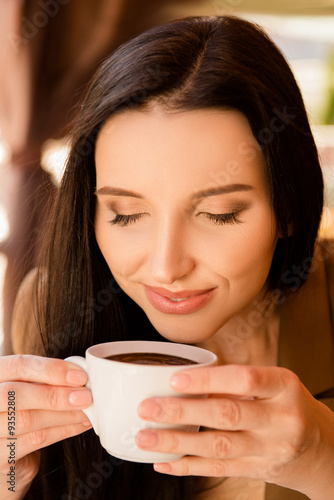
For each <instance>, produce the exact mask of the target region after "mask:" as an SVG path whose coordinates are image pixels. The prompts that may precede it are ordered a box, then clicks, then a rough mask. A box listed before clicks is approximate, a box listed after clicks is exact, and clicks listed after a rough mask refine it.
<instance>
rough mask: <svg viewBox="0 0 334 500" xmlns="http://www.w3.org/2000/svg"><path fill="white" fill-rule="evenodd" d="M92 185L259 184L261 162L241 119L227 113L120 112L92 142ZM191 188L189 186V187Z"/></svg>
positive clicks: (235, 113) (262, 172)
mask: <svg viewBox="0 0 334 500" xmlns="http://www.w3.org/2000/svg"><path fill="white" fill-rule="evenodd" d="M96 169H97V179H98V183H104V182H105V183H106V182H107V181H108V180H109V181H110V179H112V181H113V182H114V183H116V184H117V183H123V182H126V183H127V184H129V183H130V182H131V181H132V183H133V182H135V183H136V184H138V185H139V187H140V185H141V184H143V182H144V181H147V180H148V178H149V179H150V180H151V182H152V183H153V180H155V181H156V182H160V183H161V181H162V180H163V181H164V182H166V183H168V182H170V183H174V189H177V185H176V184H177V182H176V181H178V183H179V184H181V185H187V187H189V189H191V187H194V189H195V188H196V189H197V188H198V183H199V182H200V183H204V186H202V187H214V186H215V185H217V183H220V184H228V183H233V182H240V181H243V182H251V181H252V182H255V183H256V182H258V183H264V182H265V177H266V176H265V171H266V168H265V161H264V157H263V154H262V152H261V149H260V148H259V145H258V144H257V142H256V141H255V139H254V137H253V134H252V131H251V128H250V125H249V123H248V120H247V119H246V117H245V116H244V115H243V114H242V113H240V112H238V111H231V110H218V109H200V110H191V111H177V112H170V111H166V110H165V109H163V108H161V107H159V106H156V107H153V108H152V109H150V110H149V111H142V110H132V111H125V112H122V113H120V114H119V115H115V116H113V117H111V118H110V119H109V120H108V122H107V123H106V124H105V125H104V126H103V127H102V129H101V132H100V134H99V136H98V139H97V144H96ZM193 184H195V185H194V186H192V185H193Z"/></svg>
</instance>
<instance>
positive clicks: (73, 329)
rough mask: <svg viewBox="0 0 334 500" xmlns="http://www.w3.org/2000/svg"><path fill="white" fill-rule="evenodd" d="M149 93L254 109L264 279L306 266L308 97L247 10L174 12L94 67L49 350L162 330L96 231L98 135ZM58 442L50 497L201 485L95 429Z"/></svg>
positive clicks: (146, 495) (177, 493)
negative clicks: (134, 460) (265, 189)
mask: <svg viewBox="0 0 334 500" xmlns="http://www.w3.org/2000/svg"><path fill="white" fill-rule="evenodd" d="M152 102H160V103H162V104H164V105H165V106H167V107H168V108H172V109H176V110H178V109H202V108H222V109H235V110H239V111H241V112H242V113H243V114H244V115H245V116H246V117H247V119H248V120H249V123H250V126H251V128H252V132H253V135H254V139H255V141H256V144H257V147H260V148H261V149H262V151H263V154H264V156H265V159H266V165H267V176H268V181H269V186H270V192H271V200H272V205H273V209H274V211H275V214H276V218H277V221H278V229H279V231H280V235H281V238H280V240H279V242H278V244H277V248H276V252H275V255H274V259H273V263H272V267H271V270H270V274H269V277H268V284H269V287H270V289H271V290H274V289H276V288H278V289H280V290H285V291H286V293H288V291H289V290H291V289H296V288H298V287H300V286H301V285H302V284H303V282H304V281H305V279H306V277H307V271H308V266H309V259H310V258H311V257H312V255H313V248H314V242H315V239H316V235H317V231H318V226H319V221H320V217H321V212H322V204H323V181H322V175H321V169H320V165H319V161H318V156H317V150H316V147H315V144H314V140H313V137H312V134H311V131H310V127H309V123H308V120H307V116H306V112H305V108H304V104H303V101H302V97H301V94H300V91H299V89H298V86H297V84H296V82H295V79H294V77H293V75H292V73H291V70H290V68H289V66H288V64H287V63H286V61H285V59H284V57H283V55H282V54H281V52H280V51H279V49H278V48H277V47H276V46H275V45H274V44H273V42H272V41H271V40H270V39H269V38H268V37H267V35H266V34H265V33H264V32H263V31H262V30H261V29H260V28H259V27H258V26H256V25H254V24H252V23H249V22H247V21H245V20H241V19H238V18H233V17H213V18H211V17H210V18H207V17H201V18H187V19H183V20H178V21H174V22H172V23H169V24H166V25H164V26H160V27H157V28H154V29H151V30H149V31H147V32H145V33H143V34H141V35H139V36H137V37H136V38H133V39H131V40H130V41H128V42H127V43H125V44H124V45H122V46H121V47H120V48H119V49H118V50H117V51H116V52H114V53H113V54H112V55H111V57H110V58H109V59H107V60H106V61H105V62H104V63H103V64H102V66H101V67H100V69H99V70H98V72H97V73H96V75H95V77H94V78H93V80H92V82H91V84H90V86H89V89H88V92H87V95H86V98H85V100H84V102H83V104H82V108H81V112H80V116H79V118H78V120H77V122H76V125H75V128H74V131H73V135H72V139H71V151H70V155H69V158H68V162H67V167H66V171H65V174H64V177H63V179H62V183H61V186H60V189H59V192H58V197H57V200H56V203H55V207H54V210H53V215H52V218H51V221H50V229H49V233H48V235H47V237H46V242H45V253H44V256H43V262H42V265H41V267H43V269H45V268H46V271H47V272H46V279H45V280H44V281H43V280H41V281H40V283H41V289H40V296H41V297H42V304H41V305H40V308H39V311H40V318H41V325H42V326H41V336H42V339H43V342H44V347H45V352H46V355H48V356H53V357H60V358H65V357H67V356H70V355H72V354H81V355H83V354H84V352H85V350H86V348H87V347H89V346H90V345H92V344H95V343H98V342H104V341H111V340H120V339H134V338H136V339H138V338H141V339H159V340H164V339H163V338H162V337H160V335H159V334H158V333H157V332H156V331H155V330H154V328H153V327H152V325H151V324H150V323H149V321H148V320H147V318H146V316H145V314H144V313H143V312H142V311H141V309H140V308H139V307H138V306H137V305H136V304H135V303H133V301H132V300H131V299H130V298H128V297H127V296H126V295H125V294H124V293H123V292H122V291H121V290H120V289H119V288H118V285H117V283H116V282H115V280H114V279H113V276H112V275H111V272H110V270H109V268H108V266H107V264H106V262H105V261H104V258H103V256H102V254H101V252H100V250H99V248H98V245H97V243H96V240H95V234H94V211H95V195H94V190H95V163H94V149H95V142H96V138H97V135H98V133H99V131H100V129H101V127H102V126H103V124H104V123H105V122H106V120H108V118H109V117H110V116H111V115H112V114H114V113H121V112H122V111H124V110H127V109H129V108H138V109H144V108H145V107H146V106H148V105H149V104H151V103H152ZM245 153H247V151H245ZM248 153H249V151H248ZM306 262H307V265H306V264H305V263H306ZM290 271H291V272H290ZM43 272H44V271H43ZM287 273H288V274H287ZM115 411H116V410H115ZM52 450H53V451H52ZM52 453H54V456H55V457H56V459H55V463H54V464H52V465H51V463H50V465H49V469H48V475H47V476H46V477H45V479H46V480H47V481H46V484H49V485H50V484H51V485H52V489H53V491H54V493H53V494H52V493H51V492H50V488H48V493H47V496H46V498H48V499H51V498H71V499H77V498H92V499H95V498H96V499H100V498H109V497H110V498H115V499H119V500H126V499H130V498H131V500H132V499H134V498H135V499H145V500H150V499H154V500H157V499H166V500H167V499H170V498H173V499H174V500H177V499H180V500H181V498H182V499H187V498H189V499H190V498H193V497H194V495H195V481H193V480H192V479H191V478H172V477H168V476H164V475H159V474H156V473H154V471H153V469H152V467H151V466H147V465H140V464H131V463H127V462H124V463H120V462H119V461H118V463H116V462H117V461H116V462H115V461H114V463H113V462H112V460H113V459H112V458H110V457H108V456H107V454H106V452H105V451H104V450H103V449H102V448H101V446H100V445H99V441H98V438H97V437H96V436H95V435H94V432H93V431H88V432H87V433H85V434H83V435H80V436H78V437H75V438H72V439H68V440H66V441H64V442H63V443H62V444H60V445H55V446H54V447H51V448H50V449H49V450H47V451H46V452H45V460H44V461H43V464H47V463H48V462H47V459H48V457H50V456H51V455H52ZM94 463H95V464H97V466H95V465H94ZM102 463H104V465H105V467H106V469H107V465H106V463H109V464H111V466H112V473H110V474H109V476H108V477H103V474H102V473H101V474H102V475H101V477H102V478H103V480H102V481H100V483H99V484H98V481H97V482H96V487H93V486H92V484H90V485H89V484H88V479H89V478H92V477H94V478H95V479H96V477H95V476H89V474H94V473H97V468H96V467H98V466H99V464H102ZM50 467H53V468H54V473H53V474H50ZM94 467H95V468H94ZM101 470H102V469H101ZM42 476H43V470H42V471H41V473H40V474H39V476H38V477H37V478H36V480H35V482H34V483H35V484H34V487H37V489H38V488H40V487H41V484H42ZM91 483H92V481H91ZM85 485H86V487H87V488H86V490H85V487H84V486H85ZM80 488H81V490H80ZM88 490H90V493H88ZM32 491H33V490H32ZM80 491H81V493H80ZM84 491H86V493H84ZM108 492H109V493H108ZM85 494H87V495H88V496H86V497H85V496H84V495H85ZM52 495H53V496H52ZM62 495H67V496H62ZM80 495H82V496H80Z"/></svg>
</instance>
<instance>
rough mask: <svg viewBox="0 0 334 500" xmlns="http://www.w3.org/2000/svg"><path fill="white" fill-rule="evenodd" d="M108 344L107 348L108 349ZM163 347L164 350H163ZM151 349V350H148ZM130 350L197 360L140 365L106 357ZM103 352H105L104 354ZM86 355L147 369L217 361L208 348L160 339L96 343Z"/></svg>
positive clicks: (106, 361)
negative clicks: (185, 362)
mask: <svg viewBox="0 0 334 500" xmlns="http://www.w3.org/2000/svg"><path fill="white" fill-rule="evenodd" d="M130 344H131V349H130V350H129V346H130ZM106 346H108V347H109V349H108V348H107V351H106ZM161 347H163V351H161ZM148 349H149V350H148ZM128 352H157V353H161V352H163V353H164V354H171V355H174V356H181V357H184V358H188V359H191V360H192V361H196V363H197V364H196V365H177V366H176V365H146V364H145V365H138V364H135V363H123V362H122V361H115V360H110V359H105V357H106V356H110V355H112V354H125V353H128ZM102 353H103V354H102ZM86 357H92V358H97V359H99V360H101V361H102V362H104V363H108V364H110V362H112V363H117V364H122V365H123V366H124V365H127V366H133V365H136V366H137V367H138V366H141V367H145V368H146V369H152V368H154V369H156V368H157V367H158V368H159V369H170V368H174V369H175V368H181V367H187V368H195V367H199V366H206V365H212V364H216V363H217V360H218V358H217V356H216V354H214V353H213V352H211V351H209V350H208V349H203V348H202V347H197V346H193V345H189V344H181V343H176V342H160V341H150V340H120V341H114V342H103V343H100V344H95V345H93V346H90V347H88V349H87V350H86Z"/></svg>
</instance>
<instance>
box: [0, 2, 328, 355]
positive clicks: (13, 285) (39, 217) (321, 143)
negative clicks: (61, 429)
mask: <svg viewBox="0 0 334 500" xmlns="http://www.w3.org/2000/svg"><path fill="white" fill-rule="evenodd" d="M188 15H236V16H241V17H244V18H246V19H249V20H251V21H255V22H258V23H259V24H261V25H262V26H263V27H265V28H266V30H267V32H268V33H269V34H270V35H271V37H272V38H273V39H274V40H275V41H276V43H277V44H278V45H279V46H280V47H281V49H282V50H283V52H284V54H285V56H286V57H287V59H288V60H289V62H290V64H291V67H292V69H293V71H294V74H295V76H296V78H297V81H298V83H299V85H300V88H301V91H302V94H303V97H304V101H305V103H306V107H307V110H308V114H309V119H310V122H311V125H312V129H313V132H314V135H315V139H316V142H317V144H318V148H319V153H320V158H321V163H322V167H323V172H324V177H325V183H326V208H325V212H324V217H323V221H322V228H321V232H322V234H324V235H326V236H331V235H334V0H294V2H291V0H289V1H288V0H273V1H265V0H200V1H199V0H177V1H176V0H174V1H171V0H159V1H156V0H155V1H154V0H146V1H145V0H26V1H24V0H10V1H9V0H0V68H1V70H0V354H10V353H12V346H11V340H10V328H11V316H12V310H13V305H14V301H15V297H16V293H17V290H18V288H19V286H20V283H21V282H22V279H23V278H24V276H25V275H26V274H27V273H28V272H29V270H30V269H32V268H33V267H34V265H35V262H36V255H37V252H38V249H39V246H40V238H41V235H42V234H43V226H44V223H45V218H46V213H47V204H48V200H50V199H52V197H53V195H54V193H55V190H56V186H57V183H58V182H59V179H60V178H61V175H62V169H63V166H64V162H65V159H66V154H67V145H66V136H67V133H68V130H69V127H70V124H71V121H72V120H73V117H74V116H75V113H76V110H77V105H78V103H79V101H80V98H81V96H82V93H83V92H84V90H85V86H86V84H87V82H88V80H89V78H90V77H91V75H92V74H93V73H94V71H95V69H96V67H97V66H98V65H99V63H100V61H101V60H102V59H104V58H105V57H106V56H107V55H108V54H110V52H112V51H113V50H114V49H115V48H116V47H117V46H118V45H119V44H120V43H123V42H124V41H126V40H127V39H128V38H129V37H131V36H133V35H136V34H137V33H140V32H141V31H143V30H145V29H147V28H150V27H152V26H154V25H158V24H162V23H164V22H166V21H168V20H171V19H175V18H179V17H184V16H188Z"/></svg>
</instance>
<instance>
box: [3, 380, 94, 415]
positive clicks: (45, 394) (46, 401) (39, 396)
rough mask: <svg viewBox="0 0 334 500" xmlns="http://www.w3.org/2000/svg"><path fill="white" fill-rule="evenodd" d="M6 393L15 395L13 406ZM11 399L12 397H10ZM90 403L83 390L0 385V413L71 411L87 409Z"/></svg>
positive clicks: (90, 399)
mask: <svg viewBox="0 0 334 500" xmlns="http://www.w3.org/2000/svg"><path fill="white" fill-rule="evenodd" d="M8 393H14V394H15V405H13V404H10V406H8V405H9V403H13V400H12V399H11V400H10V401H9V402H8ZM11 397H13V396H11ZM91 402H92V393H91V391H90V390H88V389H85V388H83V387H82V388H73V387H72V388H71V387H56V386H53V385H46V384H31V383H26V382H7V383H2V384H0V411H4V412H6V411H7V409H8V408H10V409H11V413H12V411H13V410H14V411H18V410H56V411H64V410H73V409H74V407H76V409H78V408H87V407H88V406H89V405H90V404H91Z"/></svg>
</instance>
